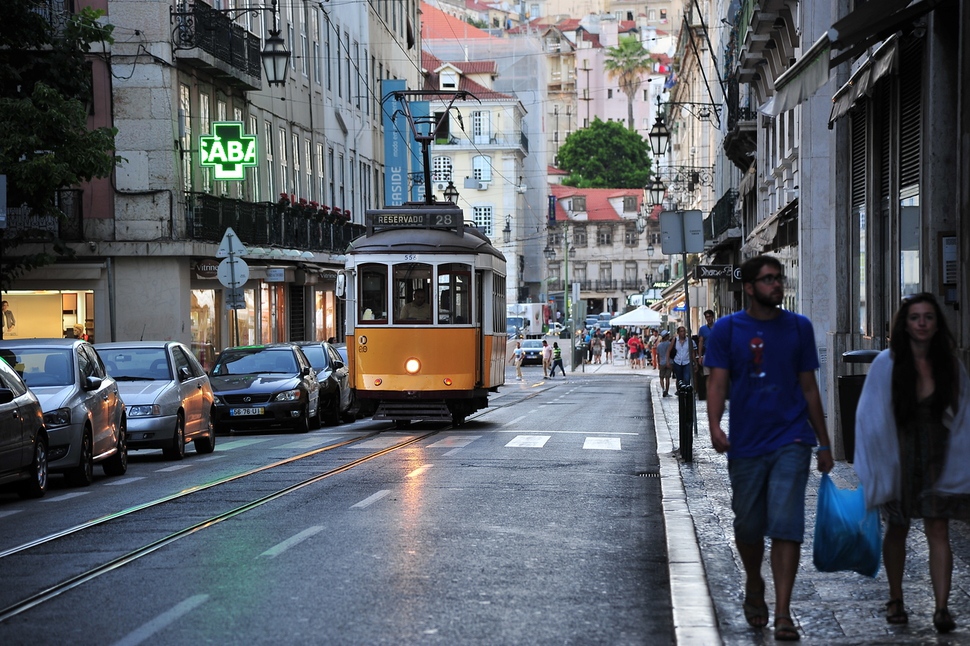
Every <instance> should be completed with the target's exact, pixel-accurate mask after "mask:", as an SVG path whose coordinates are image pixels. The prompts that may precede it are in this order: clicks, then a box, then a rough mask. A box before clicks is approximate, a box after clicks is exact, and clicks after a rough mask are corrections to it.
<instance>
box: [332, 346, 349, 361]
mask: <svg viewBox="0 0 970 646" xmlns="http://www.w3.org/2000/svg"><path fill="white" fill-rule="evenodd" d="M334 350H336V351H337V354H339V355H340V359H341V360H342V361H343V362H344V365H347V346H345V345H335V346H334Z"/></svg>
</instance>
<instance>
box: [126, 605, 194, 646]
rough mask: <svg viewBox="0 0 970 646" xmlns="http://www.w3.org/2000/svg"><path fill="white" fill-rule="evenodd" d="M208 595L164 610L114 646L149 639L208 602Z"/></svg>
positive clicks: (133, 645)
mask: <svg viewBox="0 0 970 646" xmlns="http://www.w3.org/2000/svg"><path fill="white" fill-rule="evenodd" d="M208 599H209V595H207V594H197V595H195V596H193V597H189V598H188V599H186V600H185V601H183V602H182V603H180V604H178V605H176V606H174V607H173V608H172V609H171V610H166V611H165V612H163V613H162V614H160V615H158V616H157V617H155V618H154V619H152V620H151V621H149V622H148V623H145V624H142V625H141V626H139V627H138V628H136V629H135V630H133V631H132V632H130V633H128V634H127V635H125V636H124V637H122V638H121V639H120V640H119V641H116V642H115V643H114V646H136V645H137V644H140V643H142V642H143V641H145V640H147V639H150V638H151V637H152V636H153V635H154V634H155V633H157V632H158V631H160V630H162V629H163V628H165V627H166V626H168V625H170V624H172V623H175V622H176V621H177V620H178V619H179V618H180V617H182V615H186V614H188V613H190V612H192V611H193V610H195V609H196V608H197V607H198V606H201V605H202V604H203V603H205V602H206V601H208Z"/></svg>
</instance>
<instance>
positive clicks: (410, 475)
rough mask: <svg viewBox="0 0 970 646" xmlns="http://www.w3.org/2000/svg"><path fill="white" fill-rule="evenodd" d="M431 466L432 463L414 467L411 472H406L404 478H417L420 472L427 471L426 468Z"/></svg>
mask: <svg viewBox="0 0 970 646" xmlns="http://www.w3.org/2000/svg"><path fill="white" fill-rule="evenodd" d="M433 466H434V465H433V464H422V465H421V466H419V467H418V468H417V469H415V470H414V471H412V472H411V473H409V474H407V475H406V476H404V477H405V478H417V477H418V476H419V475H421V474H422V473H424V472H425V471H427V470H428V469H430V468H431V467H433Z"/></svg>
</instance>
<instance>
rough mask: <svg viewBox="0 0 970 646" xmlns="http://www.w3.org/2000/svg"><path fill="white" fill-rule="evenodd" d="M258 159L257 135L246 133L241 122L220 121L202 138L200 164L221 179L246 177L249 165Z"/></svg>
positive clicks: (237, 179)
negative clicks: (209, 133)
mask: <svg viewBox="0 0 970 646" xmlns="http://www.w3.org/2000/svg"><path fill="white" fill-rule="evenodd" d="M258 160H259V153H258V150H257V144H256V135H247V134H245V131H244V130H243V124H242V122H241V121H216V122H215V123H213V124H212V134H211V135H202V136H201V137H199V164H200V165H201V166H204V167H205V168H211V169H212V175H213V177H214V178H215V179H217V180H221V181H226V180H231V181H241V180H244V179H246V167H247V166H255V165H256V164H257V162H258Z"/></svg>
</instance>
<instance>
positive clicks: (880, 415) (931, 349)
mask: <svg viewBox="0 0 970 646" xmlns="http://www.w3.org/2000/svg"><path fill="white" fill-rule="evenodd" d="M955 346H956V344H955V342H954V340H953V336H952V335H951V334H950V330H949V328H948V326H947V323H946V318H945V316H944V314H943V312H942V310H941V308H940V305H939V303H938V302H937V300H936V298H935V297H934V296H933V295H932V294H928V293H922V294H916V295H914V296H910V297H907V298H906V299H904V300H903V303H902V305H901V306H900V308H899V310H898V311H897V312H896V315H895V317H894V319H893V326H892V331H891V335H890V339H889V349H888V350H884V351H883V352H881V353H880V354H879V356H878V357H876V360H875V361H874V362H873V364H872V368H871V369H870V370H869V373H868V375H867V376H866V381H865V386H864V387H863V389H862V396H861V397H860V399H859V406H858V409H857V413H856V447H855V462H854V466H855V469H856V472H857V473H858V474H859V479H860V481H861V482H862V487H863V490H864V492H865V497H866V505H867V506H868V507H869V508H873V507H876V506H880V505H881V506H882V510H883V516H884V518H886V520H887V529H886V536H885V539H884V541H883V550H882V555H883V563H884V564H885V566H886V577H887V578H888V579H889V599H890V601H889V603H887V604H886V621H888V622H889V623H891V624H904V623H906V622H907V621H908V619H909V618H908V615H907V613H906V608H905V606H904V605H903V588H902V582H903V567H904V564H905V561H906V536H907V534H908V533H909V525H910V519H912V518H922V519H923V529H924V531H925V533H926V540H927V543H928V545H929V552H930V554H929V561H930V564H929V565H930V579H931V581H932V582H933V595H934V597H935V599H936V610H935V612H934V614H933V625H934V626H935V627H936V630H937V631H938V632H941V633H947V632H950V631H951V630H953V628H954V627H955V624H954V622H953V618H952V616H951V615H950V611H949V610H948V609H947V603H948V600H949V597H950V581H951V578H952V574H953V554H952V552H951V550H950V535H949V519H950V518H967V517H968V512H970V504H968V502H970V497H968V496H967V495H966V494H970V469H967V467H966V465H967V463H968V461H970V415H968V411H967V409H968V407H970V381H968V378H967V372H966V369H965V368H964V367H963V365H962V364H961V363H960V362H959V360H958V359H957V358H956V355H955Z"/></svg>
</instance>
